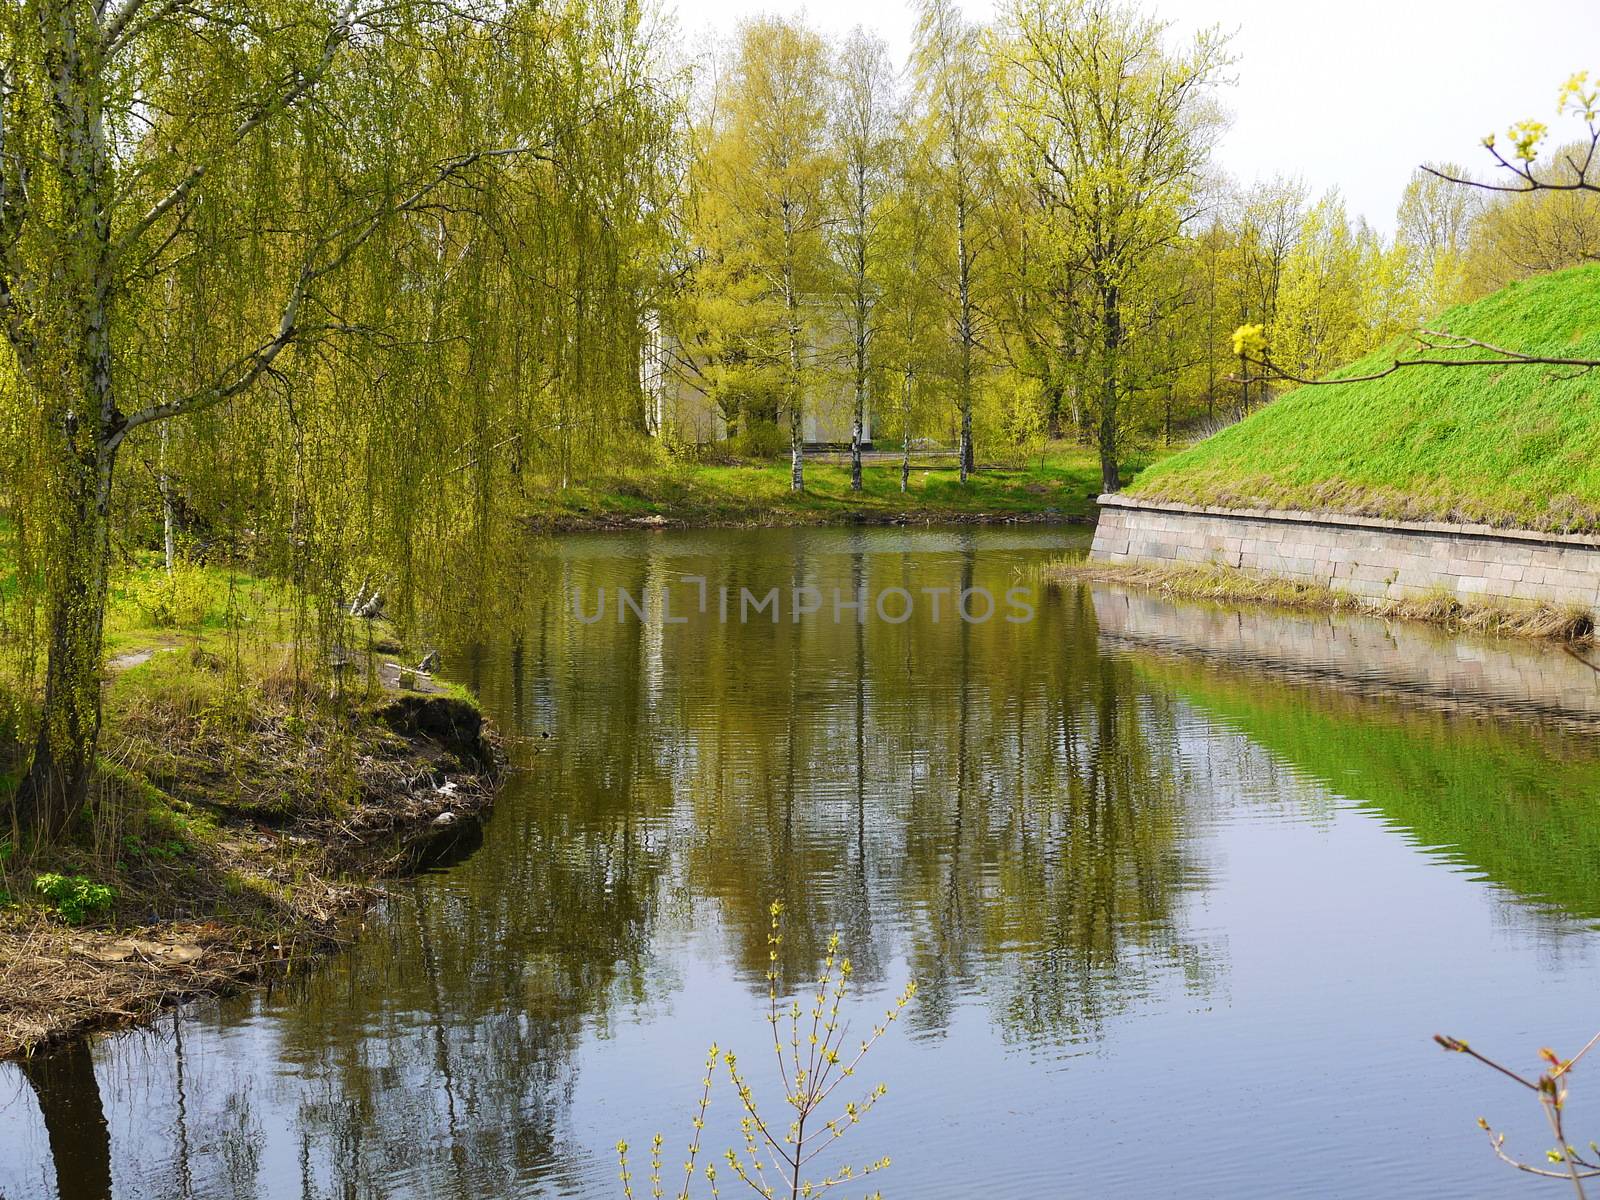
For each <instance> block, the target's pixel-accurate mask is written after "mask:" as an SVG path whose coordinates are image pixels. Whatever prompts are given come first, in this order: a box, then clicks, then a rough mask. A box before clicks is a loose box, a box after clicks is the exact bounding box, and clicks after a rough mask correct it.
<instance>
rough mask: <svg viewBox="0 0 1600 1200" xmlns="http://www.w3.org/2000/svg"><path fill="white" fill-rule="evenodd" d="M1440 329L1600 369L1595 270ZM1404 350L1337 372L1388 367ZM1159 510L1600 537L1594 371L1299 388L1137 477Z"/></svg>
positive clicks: (1477, 305)
mask: <svg viewBox="0 0 1600 1200" xmlns="http://www.w3.org/2000/svg"><path fill="white" fill-rule="evenodd" d="M1433 324H1434V327H1435V328H1441V329H1448V330H1449V331H1450V332H1452V333H1455V334H1460V335H1465V336H1468V337H1474V338H1478V339H1480V340H1482V341H1485V342H1489V343H1492V344H1494V345H1498V346H1505V347H1508V348H1513V349H1516V350H1520V351H1524V352H1532V353H1545V354H1547V355H1557V356H1563V357H1587V358H1597V357H1600V265H1592V266H1585V267H1577V268H1574V269H1572V270H1568V271H1561V272H1557V273H1555V274H1551V275H1544V276H1540V277H1538V278H1534V279H1529V280H1525V281H1523V282H1521V283H1516V284H1512V285H1511V286H1510V287H1508V288H1505V289H1504V290H1502V291H1499V292H1496V293H1495V294H1494V295H1492V296H1487V297H1485V298H1484V299H1482V300H1478V301H1475V302H1474V303H1472V304H1467V305H1463V306H1461V307H1459V308H1456V309H1454V310H1452V311H1450V312H1448V313H1446V314H1445V315H1444V316H1442V317H1440V318H1439V319H1438V320H1437V321H1436V322H1434V323H1433ZM1411 349H1413V348H1411V347H1407V346H1403V345H1396V346H1392V347H1389V348H1387V349H1385V350H1384V351H1382V352H1380V353H1378V354H1374V355H1372V356H1370V357H1368V358H1366V359H1364V360H1362V361H1360V362H1356V363H1352V364H1350V365H1349V366H1348V367H1346V368H1343V370H1342V371H1340V372H1336V373H1335V377H1337V376H1338V375H1341V374H1349V375H1360V374H1366V373H1370V372H1372V371H1374V370H1379V369H1382V368H1383V367H1385V366H1387V365H1388V364H1389V362H1390V361H1391V360H1392V359H1393V357H1394V355H1396V354H1397V353H1407V352H1409V351H1410V350H1411ZM1130 491H1131V492H1132V493H1133V494H1135V495H1140V496H1145V497H1148V498H1150V499H1157V500H1174V501H1182V502H1185V503H1191V504H1216V505H1224V506H1234V507H1285V508H1298V509H1323V510H1332V511H1337V512H1345V513H1354V514H1358V515H1369V516H1380V517H1389V518H1399V519H1410V520H1447V521H1464V522H1481V523H1484V524H1490V525H1499V526H1509V527H1521V528H1530V529H1545V530H1553V531H1557V532H1593V531H1596V530H1600V372H1589V373H1587V374H1583V373H1578V372H1575V371H1571V370H1563V369H1560V368H1553V367H1544V366H1513V367H1504V368H1503V367H1457V368H1451V367H1432V366H1419V367H1406V368H1403V369H1402V370H1400V371H1398V372H1396V373H1395V374H1393V375H1390V376H1388V377H1386V378H1384V379H1379V380H1373V381H1369V382H1364V383H1350V384H1346V385H1342V386H1319V387H1304V388H1299V389H1297V390H1296V391H1293V392H1291V393H1289V394H1288V395H1286V396H1284V397H1283V398H1282V399H1281V400H1278V401H1277V402H1276V403H1274V404H1271V405H1269V406H1267V407H1266V408H1264V409H1262V410H1261V411H1259V412H1257V413H1255V414H1253V415H1252V416H1250V417H1249V418H1247V419H1246V420H1244V421H1242V422H1240V423H1239V424H1238V425H1235V426H1233V427H1231V428H1229V429H1226V430H1224V431H1222V432H1221V433H1219V434H1217V435H1216V436H1214V437H1212V438H1209V439H1207V440H1206V441H1204V442H1201V443H1199V444H1198V445H1195V446H1193V447H1191V448H1190V449H1188V450H1186V451H1183V452H1181V453H1179V454H1175V455H1173V456H1172V457H1170V458H1167V459H1166V460H1164V461H1163V462H1161V463H1159V464H1157V465H1155V466H1154V467H1152V468H1151V469H1150V470H1148V471H1146V472H1143V473H1141V474H1140V476H1139V477H1138V479H1136V480H1135V482H1134V484H1133V487H1132V488H1131V489H1130Z"/></svg>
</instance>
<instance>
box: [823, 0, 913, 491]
mask: <svg viewBox="0 0 1600 1200" xmlns="http://www.w3.org/2000/svg"><path fill="white" fill-rule="evenodd" d="M837 73H838V85H837V91H836V92H835V95H834V103H833V112H832V122H833V127H834V137H833V140H834V145H835V148H836V149H835V153H836V158H837V164H838V170H837V174H836V175H835V180H836V184H835V186H836V189H837V199H836V205H837V208H838V211H839V220H838V221H837V222H836V223H835V225H834V237H833V241H834V247H835V254H836V257H837V258H838V260H839V266H840V269H841V270H840V274H841V276H842V278H843V281H844V300H845V308H846V314H847V321H848V325H849V331H850V369H851V394H852V396H853V399H854V407H853V408H852V410H851V421H850V487H851V489H852V490H854V491H857V492H859V491H860V490H861V442H862V437H863V433H864V423H865V417H866V409H867V393H868V390H869V389H868V383H869V380H870V377H871V370H872V365H873V349H874V347H873V343H874V341H875V339H876V335H877V332H878V326H879V319H878V306H879V288H880V283H881V280H880V276H881V275H882V271H883V263H882V262H881V261H880V260H881V258H882V255H883V252H884V240H885V235H884V225H885V216H886V210H887V209H888V207H889V198H890V195H891V194H892V191H893V188H894V180H893V178H892V176H891V170H892V167H893V165H894V141H895V138H896V136H897V135H898V133H899V127H900V123H901V122H900V114H899V113H898V111H897V108H896V97H895V75H894V68H893V66H892V65H891V64H890V62H889V48H888V46H887V45H885V43H884V42H883V39H882V38H879V37H876V36H874V35H872V34H869V33H867V32H866V31H865V30H864V29H862V28H861V27H859V26H857V27H856V29H855V30H854V31H853V32H852V33H851V34H850V35H849V36H848V37H847V38H846V39H845V41H844V44H843V45H842V46H841V47H840V50H839V56H838V67H837Z"/></svg>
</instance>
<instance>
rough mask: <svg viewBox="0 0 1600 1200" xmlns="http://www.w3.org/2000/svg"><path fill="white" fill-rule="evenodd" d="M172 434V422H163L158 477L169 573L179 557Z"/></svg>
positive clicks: (162, 529)
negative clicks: (170, 462)
mask: <svg viewBox="0 0 1600 1200" xmlns="http://www.w3.org/2000/svg"><path fill="white" fill-rule="evenodd" d="M171 434H172V429H171V426H170V424H169V423H168V422H166V421H163V422H161V471H160V474H159V475H158V476H157V479H158V481H159V486H160V489H161V543H162V548H163V549H164V550H165V551H166V559H167V574H168V575H171V574H172V568H173V564H174V563H175V562H176V561H177V557H178V513H177V504H176V503H175V502H174V501H173V498H172V477H171V476H170V475H168V474H167V441H168V439H169V438H170V437H171Z"/></svg>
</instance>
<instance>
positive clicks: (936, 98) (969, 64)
mask: <svg viewBox="0 0 1600 1200" xmlns="http://www.w3.org/2000/svg"><path fill="white" fill-rule="evenodd" d="M913 65H914V67H915V72H916V78H917V88H918V92H919V94H920V99H921V102H922V105H923V107H924V115H925V119H926V121H927V124H928V125H929V127H930V134H931V136H930V137H929V139H928V140H929V143H930V150H931V155H930V160H931V162H932V164H933V166H934V170H935V173H936V174H935V177H936V179H937V180H938V183H939V192H940V198H941V200H942V202H943V207H944V208H945V210H946V211H947V213H948V216H949V220H950V238H951V244H950V248H949V253H948V259H949V264H948V271H947V275H948V279H949V284H950V291H951V299H952V307H953V312H952V316H953V321H952V324H953V326H954V333H955V347H956V364H955V393H956V412H957V415H958V417H959V420H960V433H959V443H958V447H957V452H958V454H959V456H960V466H961V481H962V482H963V483H965V482H966V481H967V477H968V476H969V475H970V474H971V473H972V470H973V466H974V458H973V450H972V401H973V395H974V390H975V389H974V368H975V364H974V356H975V353H976V350H977V346H978V320H979V308H978V301H977V296H976V292H975V289H976V287H977V273H978V266H979V256H980V254H981V253H982V251H983V249H984V239H985V236H986V235H985V231H984V230H983V228H982V219H983V218H982V213H981V209H982V206H983V195H984V189H985V181H986V176H987V173H988V171H987V162H986V160H987V158H988V156H989V151H990V149H991V146H992V141H991V138H990V132H991V131H990V124H989V106H988V100H987V97H988V90H989V83H988V78H987V72H986V70H985V61H984V57H983V52H982V42H981V38H980V31H979V30H978V28H977V27H976V26H974V25H972V24H971V23H970V22H969V21H968V20H967V19H966V17H965V16H963V15H962V12H961V10H960V9H959V8H958V7H956V5H955V4H954V3H953V0H922V3H921V6H920V8H919V10H918V14H917V32H916V44H915V48H914V51H913Z"/></svg>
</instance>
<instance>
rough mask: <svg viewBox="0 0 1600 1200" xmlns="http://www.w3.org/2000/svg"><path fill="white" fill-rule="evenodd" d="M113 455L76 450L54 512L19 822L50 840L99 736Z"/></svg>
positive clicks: (78, 807)
mask: <svg viewBox="0 0 1600 1200" xmlns="http://www.w3.org/2000/svg"><path fill="white" fill-rule="evenodd" d="M115 454H116V452H115V450H107V449H101V450H99V452H98V453H97V454H95V457H94V460H92V461H91V462H89V463H85V462H83V461H82V460H81V459H80V458H79V457H78V456H77V455H75V454H71V455H70V458H71V463H70V467H69V469H68V471H67V491H68V494H67V496H66V497H65V503H64V504H63V505H62V507H61V510H60V511H59V513H58V515H57V517H56V520H57V521H58V522H59V524H58V529H57V532H58V537H59V541H58V544H57V550H56V553H57V554H58V555H59V556H60V557H59V559H58V560H57V564H56V567H57V572H58V574H57V576H56V579H55V581H54V582H53V586H52V587H51V598H50V641H49V648H48V657H47V659H46V665H45V691H44V712H43V715H42V720H41V723H40V728H39V735H38V738H37V740H36V741H35V743H34V750H33V759H32V761H31V763H30V764H29V766H28V771H27V774H26V775H25V776H24V777H23V780H22V785H21V787H20V788H19V789H18V791H17V798H16V805H17V820H18V823H19V825H20V826H21V827H22V828H23V829H24V830H27V831H28V832H30V833H34V834H36V835H38V836H40V837H42V838H43V839H45V840H50V839H53V838H55V837H58V836H59V835H60V834H61V833H62V832H63V831H64V830H65V829H66V827H67V826H68V824H69V823H70V822H71V821H72V819H73V818H74V817H75V816H77V815H78V813H79V812H80V811H82V809H83V806H84V804H85V803H86V802H87V800H88V796H89V778H90V775H91V774H92V772H93V769H94V756H95V748H96V746H97V745H98V743H99V740H100V666H101V663H100V656H101V649H102V644H103V634H104V624H105V611H106V576H107V569H108V566H109V562H110V557H111V536H110V535H111V522H110V496H111V468H112V462H113V460H114V459H115Z"/></svg>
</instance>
